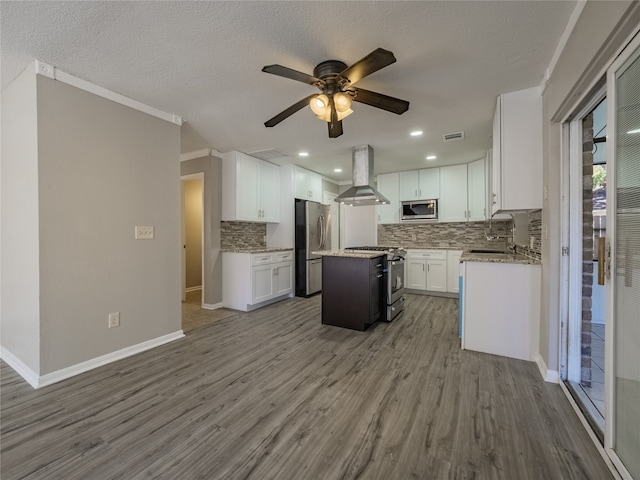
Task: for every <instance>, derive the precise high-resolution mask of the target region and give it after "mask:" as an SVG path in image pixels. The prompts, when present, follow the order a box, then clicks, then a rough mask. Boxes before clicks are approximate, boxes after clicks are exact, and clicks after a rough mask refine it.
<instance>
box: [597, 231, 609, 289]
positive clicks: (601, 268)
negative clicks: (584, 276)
mask: <svg viewBox="0 0 640 480" xmlns="http://www.w3.org/2000/svg"><path fill="white" fill-rule="evenodd" d="M606 245H607V239H606V238H605V237H598V285H604V273H605V268H606V267H605V262H606V257H605V255H606V254H607V253H606V252H607V246H606Z"/></svg>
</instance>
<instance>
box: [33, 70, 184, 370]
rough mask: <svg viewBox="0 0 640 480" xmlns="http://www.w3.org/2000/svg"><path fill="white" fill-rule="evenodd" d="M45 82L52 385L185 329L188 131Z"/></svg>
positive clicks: (45, 244) (44, 240)
mask: <svg viewBox="0 0 640 480" xmlns="http://www.w3.org/2000/svg"><path fill="white" fill-rule="evenodd" d="M37 80H38V144H39V170H38V175H39V178H38V180H39V192H40V205H39V206H40V275H41V278H40V280H41V297H40V305H41V312H40V324H41V352H42V358H41V367H42V369H41V373H43V374H46V373H49V372H53V371H56V370H59V369H62V368H65V367H68V366H71V365H74V364H77V363H79V362H82V361H85V360H89V359H91V358H95V357H98V356H100V355H104V354H107V353H110V352H113V351H116V350H120V349H123V348H125V347H129V346H131V345H136V344H138V343H141V342H144V341H147V340H151V339H154V338H157V337H161V336H163V335H167V334H169V333H173V332H176V331H180V330H181V326H182V319H181V302H180V300H181V280H180V277H181V274H180V272H181V267H180V265H181V260H180V257H181V246H182V245H181V238H180V237H181V235H180V182H179V180H178V179H179V176H180V169H179V158H180V128H179V127H178V126H177V125H175V124H172V123H169V122H166V121H164V120H161V119H158V118H155V117H152V116H149V115H147V114H145V113H142V112H139V111H137V110H134V109H132V108H129V107H126V106H123V105H120V104H117V103H115V102H112V101H109V100H106V99H104V98H101V97H98V96H96V95H93V94H90V93H88V92H85V91H83V90H79V89H77V88H74V87H72V86H69V85H66V84H64V83H61V82H57V81H55V80H51V79H49V78H46V77H42V76H38V78H37ZM135 225H151V226H154V227H155V238H154V239H153V240H135V239H134V226H135ZM109 312H120V327H118V328H112V329H108V328H107V319H108V314H109Z"/></svg>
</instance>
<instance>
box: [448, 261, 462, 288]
mask: <svg viewBox="0 0 640 480" xmlns="http://www.w3.org/2000/svg"><path fill="white" fill-rule="evenodd" d="M461 256H462V250H447V292H449V293H459V291H460V257H461Z"/></svg>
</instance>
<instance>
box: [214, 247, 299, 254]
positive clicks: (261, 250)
mask: <svg viewBox="0 0 640 480" xmlns="http://www.w3.org/2000/svg"><path fill="white" fill-rule="evenodd" d="M289 250H293V247H291V248H282V247H241V248H225V249H223V250H222V252H223V253H270V252H287V251H289Z"/></svg>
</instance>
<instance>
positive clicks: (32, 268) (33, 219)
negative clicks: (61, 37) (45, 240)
mask: <svg viewBox="0 0 640 480" xmlns="http://www.w3.org/2000/svg"><path fill="white" fill-rule="evenodd" d="M36 118H37V104H36V74H35V66H34V65H31V66H29V67H28V68H27V69H26V70H25V71H24V72H22V73H21V74H20V75H19V76H18V77H17V78H16V79H15V80H14V81H13V83H12V84H11V85H9V86H8V87H7V88H6V89H5V90H4V91H3V92H2V119H1V120H2V123H1V125H2V131H1V133H2V141H1V142H0V143H1V145H2V147H1V159H2V160H1V163H0V181H1V186H0V192H1V193H0V195H1V197H0V217H1V219H2V222H1V223H0V225H1V227H0V228H1V230H0V259H1V260H0V269H1V270H0V272H1V273H0V339H1V342H2V350H3V352H2V353H3V357H4V356H5V355H7V353H8V354H10V355H13V356H15V357H17V358H18V359H20V360H21V361H22V362H23V363H24V364H25V365H26V366H27V367H28V368H29V369H31V370H32V371H33V372H35V373H36V374H38V373H39V372H40V302H39V296H40V271H39V264H38V261H39V243H40V242H39V237H38V138H37V128H36V127H37V123H36Z"/></svg>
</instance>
